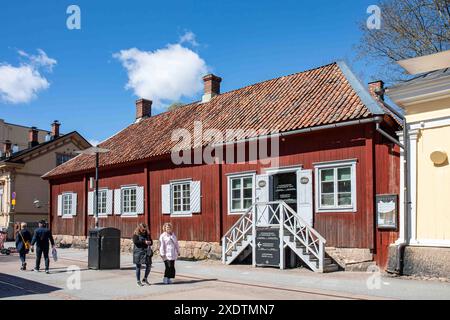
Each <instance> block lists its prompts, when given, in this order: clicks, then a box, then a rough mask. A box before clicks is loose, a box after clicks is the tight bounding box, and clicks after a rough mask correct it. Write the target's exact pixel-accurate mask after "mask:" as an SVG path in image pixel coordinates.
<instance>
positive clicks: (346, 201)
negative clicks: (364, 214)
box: [338, 193, 352, 206]
mask: <svg viewBox="0 0 450 320" xmlns="http://www.w3.org/2000/svg"><path fill="white" fill-rule="evenodd" d="M351 204H352V194H351V193H340V194H338V205H340V206H350V205H351Z"/></svg>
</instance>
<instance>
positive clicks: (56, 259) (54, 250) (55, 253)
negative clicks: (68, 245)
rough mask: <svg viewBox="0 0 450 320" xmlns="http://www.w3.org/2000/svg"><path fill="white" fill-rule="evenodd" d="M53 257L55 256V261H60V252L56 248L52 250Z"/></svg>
mask: <svg viewBox="0 0 450 320" xmlns="http://www.w3.org/2000/svg"><path fill="white" fill-rule="evenodd" d="M52 256H53V261H55V262H56V261H58V252H57V251H56V248H53V249H52Z"/></svg>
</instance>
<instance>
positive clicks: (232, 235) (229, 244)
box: [222, 204, 254, 263]
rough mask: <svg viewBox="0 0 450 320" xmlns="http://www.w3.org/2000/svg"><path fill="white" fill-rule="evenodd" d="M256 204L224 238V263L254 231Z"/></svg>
mask: <svg viewBox="0 0 450 320" xmlns="http://www.w3.org/2000/svg"><path fill="white" fill-rule="evenodd" d="M253 213H254V204H253V205H252V206H251V207H250V208H248V210H247V211H246V212H245V213H244V214H243V215H242V216H241V217H240V218H239V220H238V221H236V223H235V224H234V225H233V226H232V227H231V228H230V230H228V232H227V233H225V235H224V236H223V237H222V261H223V263H226V262H227V260H226V258H227V257H228V256H229V255H231V254H232V252H233V250H234V249H236V248H237V245H238V244H239V243H241V242H243V241H244V240H245V239H246V238H247V236H248V235H252V233H253V231H252V229H253Z"/></svg>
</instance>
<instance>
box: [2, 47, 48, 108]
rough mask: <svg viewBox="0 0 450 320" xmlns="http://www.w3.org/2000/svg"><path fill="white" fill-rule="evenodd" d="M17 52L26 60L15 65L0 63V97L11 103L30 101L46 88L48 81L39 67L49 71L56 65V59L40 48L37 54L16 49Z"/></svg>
mask: <svg viewBox="0 0 450 320" xmlns="http://www.w3.org/2000/svg"><path fill="white" fill-rule="evenodd" d="M18 54H19V55H20V56H22V57H24V58H26V60H27V61H26V62H24V63H21V64H20V65H19V66H17V67H16V66H12V65H10V64H8V63H0V98H1V99H2V100H3V101H5V102H7V103H13V104H17V103H27V102H30V101H31V100H33V99H35V98H36V97H37V94H38V92H40V91H42V90H45V89H47V88H48V87H49V86H50V83H49V82H48V80H47V79H46V78H45V77H43V76H42V75H41V73H40V72H39V71H40V70H39V69H41V68H45V69H46V70H47V71H49V72H51V71H52V68H53V66H54V65H56V60H54V59H52V58H49V57H48V56H47V54H46V53H45V52H44V51H43V50H41V49H38V55H29V54H28V53H26V52H25V51H18Z"/></svg>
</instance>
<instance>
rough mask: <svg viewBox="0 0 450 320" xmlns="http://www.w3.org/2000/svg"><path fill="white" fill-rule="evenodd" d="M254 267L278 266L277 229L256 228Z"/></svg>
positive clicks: (278, 242) (278, 240) (278, 243)
mask: <svg viewBox="0 0 450 320" xmlns="http://www.w3.org/2000/svg"><path fill="white" fill-rule="evenodd" d="M255 251H256V255H255V260H256V265H258V266H268V267H279V266H280V234H279V229H278V228H256V250H255Z"/></svg>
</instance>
